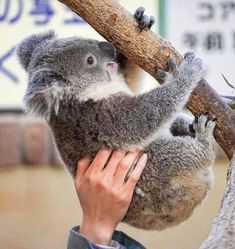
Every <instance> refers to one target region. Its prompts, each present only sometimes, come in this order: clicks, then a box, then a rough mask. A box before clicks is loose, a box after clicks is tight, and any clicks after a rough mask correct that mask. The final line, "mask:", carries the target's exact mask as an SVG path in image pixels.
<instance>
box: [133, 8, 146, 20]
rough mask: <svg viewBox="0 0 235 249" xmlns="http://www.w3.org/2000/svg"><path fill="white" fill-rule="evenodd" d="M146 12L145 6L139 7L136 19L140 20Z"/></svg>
mask: <svg viewBox="0 0 235 249" xmlns="http://www.w3.org/2000/svg"><path fill="white" fill-rule="evenodd" d="M144 12H145V8H144V7H139V8H138V9H137V10H136V11H135V13H134V18H135V19H136V21H140V20H141V18H142V16H143V15H144Z"/></svg>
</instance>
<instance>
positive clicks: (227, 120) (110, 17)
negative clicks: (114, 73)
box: [59, 0, 235, 159]
mask: <svg viewBox="0 0 235 249" xmlns="http://www.w3.org/2000/svg"><path fill="white" fill-rule="evenodd" d="M59 1H60V2H62V3H64V4H66V5H67V6H68V7H69V8H70V9H72V10H73V11H74V12H76V13H77V14H78V15H79V16H81V17H82V18H83V19H84V20H86V21H87V22H88V23H89V24H90V25H91V26H92V27H93V28H94V29H96V30H97V31H98V32H99V33H100V34H101V35H102V36H103V37H105V38H106V39H107V40H108V41H110V42H112V43H113V44H114V45H115V46H116V47H117V48H119V49H120V50H121V51H122V53H123V54H124V55H125V56H126V57H128V58H129V59H130V60H132V61H134V62H136V63H137V64H138V65H139V66H140V67H142V68H143V69H144V70H145V71H147V72H148V73H150V74H151V75H152V76H153V77H155V78H156V79H159V76H158V75H157V74H156V72H155V68H156V66H157V67H162V68H166V66H167V58H168V56H169V55H170V54H173V55H174V56H175V57H176V58H177V60H178V61H180V60H181V59H182V57H181V55H180V54H179V53H178V52H177V51H176V50H175V49H174V48H173V47H172V46H171V44H169V43H168V42H166V41H165V40H163V39H162V38H161V37H159V36H158V35H156V34H154V33H153V32H152V31H142V32H141V33H140V32H139V30H138V27H137V23H136V22H135V20H134V19H133V17H132V14H131V13H129V12H128V11H127V10H125V9H124V8H123V7H122V6H121V5H120V4H119V3H118V1H116V0H59ZM187 107H188V108H189V110H190V111H191V112H192V113H194V114H195V113H199V112H204V111H208V112H209V113H210V114H211V115H213V114H215V115H216V117H217V118H218V122H217V125H216V129H215V132H214V136H215V139H216V141H217V142H218V143H219V144H220V146H221V147H222V148H223V150H224V152H225V153H226V154H227V156H228V157H229V158H230V159H231V158H232V155H233V153H234V151H235V114H234V113H233V111H232V109H231V108H230V107H229V106H228V105H227V104H225V103H224V102H223V100H222V99H221V98H220V97H219V95H218V94H217V93H216V92H215V91H214V90H213V89H212V88H211V87H210V86H209V85H208V84H207V83H206V81H205V80H202V81H201V82H200V83H199V85H198V87H197V88H196V89H195V91H194V92H193V95H192V98H191V100H190V101H189V103H188V105H187Z"/></svg>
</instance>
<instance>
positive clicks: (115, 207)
mask: <svg viewBox="0 0 235 249" xmlns="http://www.w3.org/2000/svg"><path fill="white" fill-rule="evenodd" d="M111 154H112V155H111ZM139 156H140V154H139V153H138V152H129V153H127V154H126V153H125V152H122V151H114V152H113V153H112V151H111V150H104V149H102V150H100V151H99V152H98V153H97V155H96V157H95V158H94V160H93V161H92V162H91V159H90V158H84V159H82V160H80V161H79V162H78V169H77V174H76V178H75V187H76V191H77V195H78V198H79V200H80V204H81V207H82V210H83V220H82V223H81V226H80V234H82V235H84V236H85V237H87V238H88V239H89V240H91V241H92V242H93V243H96V244H102V245H109V244H110V242H111V239H112V234H113V232H114V230H115V228H116V226H117V225H118V223H119V222H120V221H121V220H122V219H123V218H124V216H125V214H126V212H127V210H128V207H129V205H130V203H131V199H132V195H133V191H134V188H135V185H136V183H137V181H138V179H139V177H140V175H141V173H142V171H143V169H144V167H145V165H146V162H147V155H146V154H143V155H142V156H141V157H140V158H139ZM136 160H137V164H136V166H135V168H134V169H133V170H132V171H131V172H129V170H130V169H131V166H132V165H133V164H134V163H135V161H136ZM127 174H128V178H126V177H127Z"/></svg>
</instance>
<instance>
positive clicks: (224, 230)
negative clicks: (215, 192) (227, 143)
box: [200, 155, 235, 249]
mask: <svg viewBox="0 0 235 249" xmlns="http://www.w3.org/2000/svg"><path fill="white" fill-rule="evenodd" d="M234 248H235V155H234V156H233V159H232V161H231V165H230V168H229V175H228V181H227V188H226V191H225V194H224V198H223V200H222V205H221V209H220V212H219V213H218V215H217V217H216V218H215V220H214V222H213V226H212V229H211V232H210V234H209V236H208V238H207V240H205V241H204V243H203V244H202V246H201V247H200V249H234Z"/></svg>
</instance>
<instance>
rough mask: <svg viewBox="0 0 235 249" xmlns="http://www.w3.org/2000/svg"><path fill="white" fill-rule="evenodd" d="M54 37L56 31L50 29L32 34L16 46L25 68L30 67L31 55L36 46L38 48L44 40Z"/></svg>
mask: <svg viewBox="0 0 235 249" xmlns="http://www.w3.org/2000/svg"><path fill="white" fill-rule="evenodd" d="M54 37H55V33H54V31H48V32H45V33H39V34H32V35H30V36H28V37H26V38H25V39H23V40H22V41H21V42H20V44H19V45H18V46H17V47H16V54H17V57H18V58H19V61H20V63H21V64H22V65H23V67H24V69H25V70H27V69H28V65H29V62H30V59H31V55H32V53H33V51H34V50H35V48H37V47H38V45H40V44H41V43H42V42H45V41H47V40H50V39H53V38H54Z"/></svg>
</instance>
